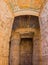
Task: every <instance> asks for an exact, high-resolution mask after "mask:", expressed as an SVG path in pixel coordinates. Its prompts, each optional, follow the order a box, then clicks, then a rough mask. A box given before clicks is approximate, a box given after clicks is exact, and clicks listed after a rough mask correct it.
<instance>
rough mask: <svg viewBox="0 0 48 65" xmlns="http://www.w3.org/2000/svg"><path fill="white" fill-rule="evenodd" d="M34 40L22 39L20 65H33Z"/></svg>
mask: <svg viewBox="0 0 48 65" xmlns="http://www.w3.org/2000/svg"><path fill="white" fill-rule="evenodd" d="M32 60H33V39H32V38H21V42H20V62H19V65H33V61H32Z"/></svg>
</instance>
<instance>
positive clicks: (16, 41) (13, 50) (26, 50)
mask: <svg viewBox="0 0 48 65" xmlns="http://www.w3.org/2000/svg"><path fill="white" fill-rule="evenodd" d="M9 64H10V65H33V33H25V32H24V34H19V33H16V32H15V34H14V35H13V36H12V38H11V46H10V63H9Z"/></svg>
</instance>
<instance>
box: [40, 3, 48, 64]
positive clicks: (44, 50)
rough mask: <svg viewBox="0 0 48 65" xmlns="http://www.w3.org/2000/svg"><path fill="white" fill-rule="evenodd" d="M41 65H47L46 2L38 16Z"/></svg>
mask: <svg viewBox="0 0 48 65" xmlns="http://www.w3.org/2000/svg"><path fill="white" fill-rule="evenodd" d="M39 19H40V28H41V41H42V44H41V46H42V65H48V2H46V4H45V6H44V8H43V10H42V12H41V14H40V18H39Z"/></svg>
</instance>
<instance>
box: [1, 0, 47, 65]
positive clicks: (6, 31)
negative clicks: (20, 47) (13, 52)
mask: <svg viewBox="0 0 48 65" xmlns="http://www.w3.org/2000/svg"><path fill="white" fill-rule="evenodd" d="M5 1H7V0H5ZM5 1H4V0H1V1H0V65H8V61H9V60H8V57H9V40H10V35H11V30H12V23H13V17H14V14H13V12H12V10H11V9H10V7H9V6H10V5H9V6H8V5H7V4H8V3H5ZM47 10H48V2H47V5H45V7H44V9H43V11H42V13H41V15H40V30H41V38H42V39H41V43H42V50H41V52H42V62H43V63H42V65H48V19H47V18H48V12H47Z"/></svg>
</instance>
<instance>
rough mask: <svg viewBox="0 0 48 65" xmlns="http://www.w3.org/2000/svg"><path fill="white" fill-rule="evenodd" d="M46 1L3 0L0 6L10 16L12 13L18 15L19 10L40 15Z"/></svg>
mask: <svg viewBox="0 0 48 65" xmlns="http://www.w3.org/2000/svg"><path fill="white" fill-rule="evenodd" d="M44 3H45V0H1V1H0V8H1V11H4V12H5V13H4V15H6V14H7V15H8V16H9V14H10V16H11V13H12V14H13V15H15V16H16V15H17V14H19V12H22V14H23V13H24V14H25V13H26V14H31V15H35V16H39V12H40V9H41V7H42V6H43V4H44ZM2 8H3V9H2ZM7 12H8V13H7ZM2 13H3V12H2Z"/></svg>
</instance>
